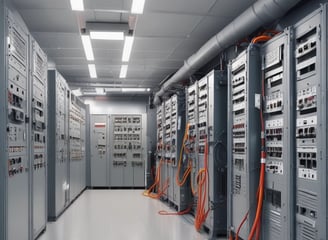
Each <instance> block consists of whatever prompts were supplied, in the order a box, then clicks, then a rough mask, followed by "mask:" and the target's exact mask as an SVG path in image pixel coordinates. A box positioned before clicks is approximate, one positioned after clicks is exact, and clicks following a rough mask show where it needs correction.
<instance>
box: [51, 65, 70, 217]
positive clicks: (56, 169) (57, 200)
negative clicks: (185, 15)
mask: <svg viewBox="0 0 328 240" xmlns="http://www.w3.org/2000/svg"><path fill="white" fill-rule="evenodd" d="M69 100H70V90H69V88H68V85H67V83H66V80H65V79H64V78H63V77H62V75H61V74H60V73H59V72H58V71H56V70H49V71H48V103H49V106H50V107H49V109H48V219H49V220H56V219H57V217H58V216H59V215H60V214H61V213H62V212H63V211H64V210H65V208H66V207H67V206H68V204H69V190H70V185H69V171H70V170H69V152H68V147H69V146H68V145H69V129H68V127H69V104H70V103H69Z"/></svg>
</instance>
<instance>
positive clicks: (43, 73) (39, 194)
mask: <svg viewBox="0 0 328 240" xmlns="http://www.w3.org/2000/svg"><path fill="white" fill-rule="evenodd" d="M30 39H31V47H32V51H31V52H32V54H31V74H32V75H31V80H32V82H31V85H32V88H31V94H32V98H31V115H32V116H31V123H32V124H31V126H32V129H31V138H32V144H31V145H32V146H31V156H30V159H32V163H31V167H32V168H31V172H32V173H33V174H32V181H33V188H32V189H33V193H32V196H33V199H32V208H33V237H34V238H36V237H37V236H38V235H39V234H40V233H41V232H42V231H43V230H44V229H45V228H46V223H47V209H46V206H47V203H46V201H47V196H46V194H47V191H46V189H47V178H46V177H47V176H46V172H47V171H46V169H47V143H46V141H47V129H46V127H47V68H48V66H47V56H46V54H45V53H44V52H43V51H42V49H41V48H40V46H39V45H38V43H37V42H36V41H35V40H34V39H33V38H32V37H31V38H30Z"/></svg>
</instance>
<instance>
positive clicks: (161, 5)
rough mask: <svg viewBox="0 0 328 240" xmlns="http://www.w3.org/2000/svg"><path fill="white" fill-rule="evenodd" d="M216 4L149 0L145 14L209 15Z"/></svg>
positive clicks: (203, 0)
mask: <svg viewBox="0 0 328 240" xmlns="http://www.w3.org/2000/svg"><path fill="white" fill-rule="evenodd" d="M215 2H216V0H178V1H177V0H165V1H163V0H149V1H146V3H145V12H151V11H167V12H176V13H190V14H207V13H208V11H209V10H210V9H211V7H212V6H213V5H214V4H215Z"/></svg>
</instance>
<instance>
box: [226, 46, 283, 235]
mask: <svg viewBox="0 0 328 240" xmlns="http://www.w3.org/2000/svg"><path fill="white" fill-rule="evenodd" d="M260 66H261V63H260V54H259V50H258V47H257V46H256V45H253V44H251V45H250V46H249V47H248V48H247V50H245V51H243V52H242V53H240V54H239V56H238V57H237V58H236V59H234V60H232V62H231V64H230V65H229V68H230V73H229V74H228V76H229V80H228V84H229V88H228V94H229V95H228V114H229V116H228V117H229V119H228V192H229V193H231V194H229V195H228V201H229V205H230V207H229V209H228V230H229V231H230V232H232V233H236V232H237V229H238V227H239V226H240V225H241V224H243V227H242V228H241V230H240V232H239V237H240V238H242V239H247V237H248V234H249V232H250V228H251V224H252V223H253V219H254V217H255V211H256V193H257V186H258V179H259V167H260V121H259V119H260V113H259V110H258V108H256V104H255V98H256V96H258V95H259V93H260V86H261V81H260V76H261V71H260ZM256 94H257V95H256ZM274 99H276V98H273V99H272V100H273V101H276V100H274ZM277 99H279V98H277ZM272 104H273V105H274V103H272ZM244 217H246V220H245V222H243V218H244ZM242 222H243V223H242Z"/></svg>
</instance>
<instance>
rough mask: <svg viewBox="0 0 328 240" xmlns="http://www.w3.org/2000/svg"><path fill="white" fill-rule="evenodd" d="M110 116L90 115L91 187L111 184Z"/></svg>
mask: <svg viewBox="0 0 328 240" xmlns="http://www.w3.org/2000/svg"><path fill="white" fill-rule="evenodd" d="M109 118H110V117H109V116H108V115H95V114H93V115H91V116H90V142H91V144H90V145H91V151H90V152H91V160H90V167H91V187H108V186H109V174H108V172H109V156H110V155H109V154H110V153H109V131H110V127H109Z"/></svg>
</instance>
